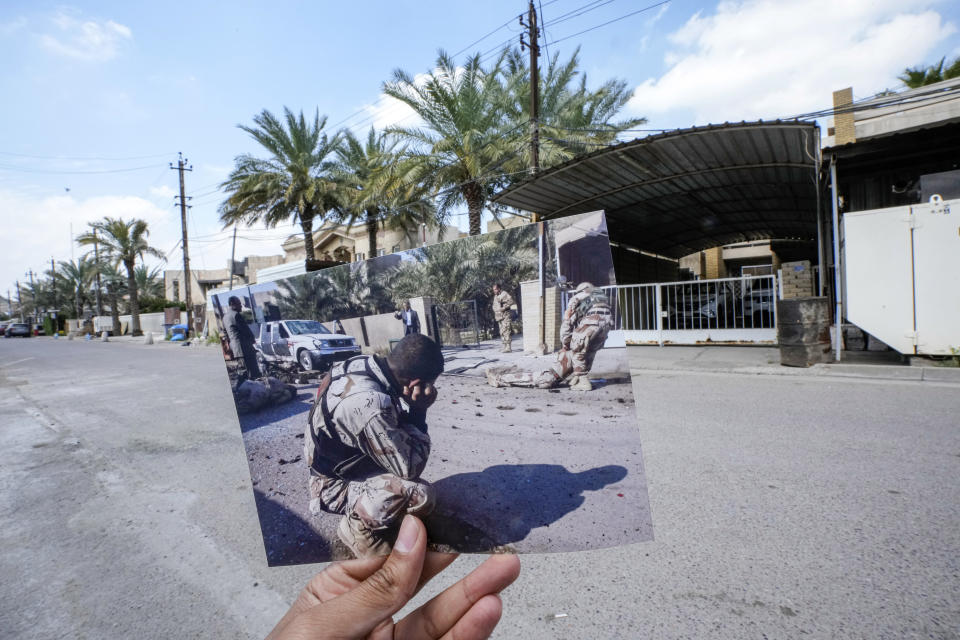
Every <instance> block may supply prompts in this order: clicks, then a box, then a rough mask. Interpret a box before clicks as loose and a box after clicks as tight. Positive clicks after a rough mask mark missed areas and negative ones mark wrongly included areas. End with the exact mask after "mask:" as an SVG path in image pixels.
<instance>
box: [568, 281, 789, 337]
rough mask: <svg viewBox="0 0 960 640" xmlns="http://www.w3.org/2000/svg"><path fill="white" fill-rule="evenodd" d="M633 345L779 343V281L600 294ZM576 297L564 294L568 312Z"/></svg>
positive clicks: (629, 288)
mask: <svg viewBox="0 0 960 640" xmlns="http://www.w3.org/2000/svg"><path fill="white" fill-rule="evenodd" d="M598 289H599V290H601V291H603V292H604V293H605V294H606V295H607V297H608V299H609V300H610V306H611V308H612V309H613V310H614V313H615V314H616V318H617V324H616V329H618V330H623V331H624V337H625V339H626V341H627V342H629V343H640V344H647V343H659V344H664V343H666V342H671V343H677V344H695V343H704V342H736V343H771V342H775V341H776V326H777V317H776V314H777V305H776V301H777V299H778V297H779V293H778V289H777V281H776V276H775V275H762V276H744V277H740V278H721V279H717V280H692V281H685V282H658V283H654V284H628V285H620V286H616V287H602V288H598ZM572 295H573V294H572V292H568V291H565V292H564V293H563V306H564V308H566V305H567V301H568V300H569V299H570V296H572Z"/></svg>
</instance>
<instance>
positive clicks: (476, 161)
mask: <svg viewBox="0 0 960 640" xmlns="http://www.w3.org/2000/svg"><path fill="white" fill-rule="evenodd" d="M578 55H579V50H578V51H575V52H574V54H573V55H572V56H571V57H570V59H569V60H567V61H566V62H562V63H561V62H560V61H559V55H554V56H553V57H552V58H551V59H550V60H549V61H548V63H547V69H546V71H545V72H544V73H543V74H542V75H541V77H540V96H541V100H540V106H541V108H540V122H541V139H540V154H539V155H540V165H541V167H544V168H545V167H549V166H551V165H554V164H557V163H560V162H563V161H565V160H568V159H569V158H571V157H573V156H574V155H575V154H578V153H583V152H585V151H592V150H594V149H596V148H597V147H598V146H603V145H606V144H609V143H610V142H612V141H614V140H615V139H616V137H617V135H618V134H619V133H620V132H621V131H623V130H625V129H629V128H631V127H634V126H636V125H639V124H642V123H644V122H646V120H645V119H644V118H628V119H625V120H620V121H616V120H614V118H615V116H616V115H617V113H618V112H620V111H621V110H622V109H623V107H624V106H625V105H626V103H627V101H628V100H629V99H630V95H631V92H630V91H629V90H628V89H627V85H626V83H625V82H623V81H621V80H609V81H607V82H605V83H604V84H602V85H601V86H600V87H599V88H598V89H588V88H587V79H586V76H585V75H584V74H583V73H582V72H580V71H579V69H578V67H579V58H578ZM383 91H384V93H386V94H387V95H389V96H392V97H393V98H396V99H397V100H400V101H401V102H403V103H405V104H407V105H408V106H409V107H410V108H411V109H413V111H414V112H416V113H417V115H418V116H420V118H421V119H422V120H423V121H424V123H425V126H423V127H418V128H409V127H395V128H392V129H388V132H389V133H392V134H394V135H396V136H398V137H399V138H400V139H401V140H402V141H404V142H405V143H407V144H408V145H409V149H408V150H407V151H405V152H404V161H403V163H402V164H403V166H405V167H407V169H406V175H407V177H408V178H413V179H417V180H420V181H421V182H422V183H423V184H424V185H426V186H427V187H429V188H430V189H431V190H432V191H433V193H434V194H435V195H436V198H437V201H436V206H437V214H438V216H439V218H440V220H441V221H443V220H446V218H447V217H448V216H449V214H450V212H451V210H452V209H453V208H454V207H457V206H460V205H464V204H465V205H466V206H467V210H468V212H469V216H470V235H478V234H479V233H480V220H481V216H482V213H483V209H484V207H485V206H487V202H488V200H489V199H490V197H491V196H492V195H493V193H494V192H495V191H496V190H498V189H501V188H503V187H505V186H507V185H509V184H510V183H512V182H515V181H517V180H521V179H523V178H525V177H526V176H527V175H528V173H529V167H530V164H531V159H530V144H529V143H530V130H529V123H530V119H531V113H530V92H531V86H530V71H529V69H528V67H527V63H526V55H525V54H523V53H522V52H520V51H518V50H516V49H504V51H503V52H502V53H501V54H500V56H499V57H498V58H497V59H496V60H495V61H494V62H493V63H492V64H491V65H490V66H489V67H488V68H485V67H484V66H483V65H482V64H481V59H480V56H479V55H475V56H472V57H470V58H468V59H467V60H466V62H465V63H464V64H463V65H462V66H458V65H457V64H456V63H455V62H454V60H453V59H452V58H451V57H450V56H449V55H447V54H446V53H445V52H443V51H440V53H439V55H438V58H437V62H436V65H435V67H434V69H433V70H432V71H430V73H429V74H428V75H427V76H426V78H425V80H423V81H420V79H419V78H418V79H416V80H415V79H414V78H413V77H412V76H411V75H410V74H408V73H406V72H405V71H402V70H396V71H394V74H393V79H392V80H391V81H390V82H387V83H385V84H384V87H383ZM494 213H495V215H498V213H499V212H498V211H496V210H495V211H494Z"/></svg>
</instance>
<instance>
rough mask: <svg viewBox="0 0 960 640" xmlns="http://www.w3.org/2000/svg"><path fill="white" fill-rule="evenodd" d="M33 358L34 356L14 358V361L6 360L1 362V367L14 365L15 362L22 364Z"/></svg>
mask: <svg viewBox="0 0 960 640" xmlns="http://www.w3.org/2000/svg"><path fill="white" fill-rule="evenodd" d="M33 359H34V358H33V357H32V356H31V357H29V358H21V359H20V360H14V361H13V362H6V363H4V364H0V367H12V366H13V365H15V364H20V363H21V362H26V361H27V360H33Z"/></svg>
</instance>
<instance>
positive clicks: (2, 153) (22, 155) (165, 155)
mask: <svg viewBox="0 0 960 640" xmlns="http://www.w3.org/2000/svg"><path fill="white" fill-rule="evenodd" d="M172 154H173V152H172V151H171V152H169V153H157V154H152V155H148V156H126V157H115V158H110V157H106V156H38V155H32V154H28V153H14V152H12V151H0V156H16V157H18V158H35V159H37V160H107V161H112V160H146V159H148V158H168V157H170V156H171V155H172Z"/></svg>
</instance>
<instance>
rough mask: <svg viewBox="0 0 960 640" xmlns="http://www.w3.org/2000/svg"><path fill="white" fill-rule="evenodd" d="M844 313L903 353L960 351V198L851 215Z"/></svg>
mask: <svg viewBox="0 0 960 640" xmlns="http://www.w3.org/2000/svg"><path fill="white" fill-rule="evenodd" d="M841 237H842V239H843V248H844V255H843V276H844V277H843V288H844V311H845V317H846V319H847V320H848V321H849V322H852V323H853V324H855V325H857V326H858V327H860V328H861V329H863V330H864V331H866V332H868V333H870V334H871V335H873V336H875V337H877V338H879V339H880V340H882V341H883V342H885V343H887V344H888V345H890V346H891V347H892V348H893V349H896V350H897V351H899V352H900V353H905V354H916V355H950V354H951V353H953V351H952V349H960V200H950V201H945V202H934V203H927V204H918V205H912V206H904V207H891V208H888V209H874V210H871V211H855V212H850V213H845V214H844V215H843V228H842V236H841Z"/></svg>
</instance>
